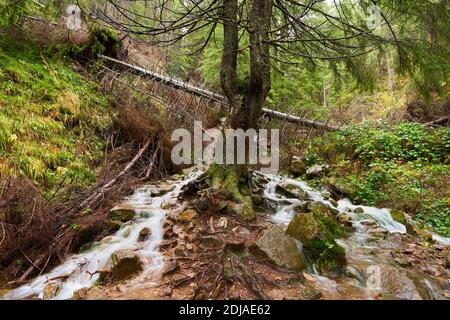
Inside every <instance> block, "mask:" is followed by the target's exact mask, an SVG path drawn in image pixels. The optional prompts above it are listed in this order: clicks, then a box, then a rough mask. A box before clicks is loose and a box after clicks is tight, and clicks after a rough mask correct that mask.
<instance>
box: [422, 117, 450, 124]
mask: <svg viewBox="0 0 450 320" xmlns="http://www.w3.org/2000/svg"><path fill="white" fill-rule="evenodd" d="M449 123H450V116H446V117H443V118H440V119H436V120H433V121H430V122H427V123H426V125H428V126H445V125H447V124H449Z"/></svg>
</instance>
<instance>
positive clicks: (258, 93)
mask: <svg viewBox="0 0 450 320" xmlns="http://www.w3.org/2000/svg"><path fill="white" fill-rule="evenodd" d="M271 18H272V0H252V1H251V2H250V16H249V21H250V22H249V24H250V28H249V41H250V79H249V83H248V88H247V92H246V96H245V101H243V103H242V104H241V105H240V107H239V109H238V110H237V112H236V113H235V114H234V115H233V119H232V126H233V127H234V128H242V129H244V130H245V129H250V128H253V129H257V126H258V119H259V117H260V116H261V113H262V108H263V106H264V102H265V101H266V97H267V94H268V93H269V91H270V85H271V80H270V51H269V32H270V23H271Z"/></svg>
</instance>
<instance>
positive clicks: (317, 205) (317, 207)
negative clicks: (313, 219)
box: [306, 201, 339, 216]
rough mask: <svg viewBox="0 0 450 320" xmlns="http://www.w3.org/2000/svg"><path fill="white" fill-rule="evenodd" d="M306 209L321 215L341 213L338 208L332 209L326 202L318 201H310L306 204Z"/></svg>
mask: <svg viewBox="0 0 450 320" xmlns="http://www.w3.org/2000/svg"><path fill="white" fill-rule="evenodd" d="M306 209H307V211H311V212H313V213H314V214H316V215H320V216H333V215H337V214H338V213H339V211H338V210H336V209H332V208H330V207H329V206H327V205H326V204H324V203H322V202H317V201H311V202H308V204H307V205H306Z"/></svg>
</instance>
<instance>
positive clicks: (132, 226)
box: [2, 170, 450, 300]
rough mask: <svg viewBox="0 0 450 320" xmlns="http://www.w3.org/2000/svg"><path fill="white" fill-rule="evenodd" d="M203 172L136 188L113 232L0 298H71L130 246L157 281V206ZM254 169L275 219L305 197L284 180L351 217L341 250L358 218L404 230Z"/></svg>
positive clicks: (361, 240) (361, 238) (161, 216)
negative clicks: (127, 216)
mask: <svg viewBox="0 0 450 320" xmlns="http://www.w3.org/2000/svg"><path fill="white" fill-rule="evenodd" d="M203 172H204V171H202V170H197V171H192V172H191V173H190V174H188V175H187V176H186V177H185V178H184V179H182V180H176V181H170V180H169V181H167V184H169V185H173V190H172V191H170V192H168V193H166V194H164V195H162V196H152V195H151V194H152V187H151V186H144V187H142V188H139V189H138V190H136V192H135V193H134V194H133V195H132V196H130V197H128V198H127V199H126V200H125V202H124V203H122V204H124V205H127V206H130V207H132V208H133V209H134V210H135V212H136V215H135V218H134V219H133V221H131V222H129V223H127V224H125V225H124V226H122V227H121V228H120V229H119V230H118V231H117V232H116V233H115V234H113V235H111V236H108V237H106V238H104V239H102V240H101V241H100V242H98V243H95V245H93V247H92V248H91V249H90V250H89V251H87V252H84V253H81V254H77V255H73V256H71V257H69V258H68V259H67V260H66V261H65V262H64V263H63V264H61V265H59V266H58V267H56V268H54V269H53V270H52V271H50V272H49V273H47V274H45V275H41V276H39V277H37V278H36V279H35V280H33V281H32V282H30V283H29V284H26V285H23V286H20V287H18V288H16V289H14V290H12V291H11V292H9V293H8V294H7V295H6V296H4V297H3V298H2V299H27V298H32V297H37V298H42V297H43V293H44V290H45V288H46V287H47V286H48V285H51V284H54V283H59V282H61V285H60V290H59V292H58V294H57V295H56V296H55V297H54V298H53V299H57V300H59V299H70V298H72V296H73V293H74V292H75V291H76V290H78V289H82V288H89V287H92V286H93V285H94V284H95V282H96V281H97V280H98V278H99V276H100V275H99V273H96V272H98V271H100V270H105V269H108V268H109V266H110V258H111V254H112V253H113V252H115V251H117V250H121V249H131V250H134V251H135V252H136V253H137V254H138V255H139V257H140V258H141V260H142V261H143V263H144V270H143V272H142V273H141V274H140V275H139V279H141V280H142V281H145V282H146V283H151V282H152V281H156V276H157V275H158V274H160V273H161V271H162V268H163V265H164V259H163V256H162V254H161V252H160V251H159V249H158V247H159V244H160V243H161V241H162V239H163V234H162V232H163V231H162V229H163V224H164V221H165V218H166V214H167V212H168V210H173V209H168V210H165V209H162V208H161V204H162V203H165V202H171V201H172V202H176V201H177V198H178V196H179V195H180V193H181V190H182V188H183V187H184V186H186V185H187V184H188V183H189V182H191V181H193V180H195V179H196V178H197V177H199V176H200V175H201V174H202V173H203ZM255 174H256V175H259V176H261V177H263V178H264V179H266V181H267V183H265V184H264V196H265V197H266V198H267V199H269V200H271V201H272V202H274V203H275V204H276V213H275V214H274V215H272V216H271V220H272V221H273V222H274V223H277V224H288V223H289V222H290V221H291V219H292V217H293V216H294V215H295V213H296V211H295V208H296V206H299V205H301V204H303V203H304V202H305V201H302V200H299V199H296V198H286V197H285V196H281V195H279V194H278V193H277V192H276V187H277V185H279V184H289V185H294V186H296V187H298V188H299V189H302V190H303V191H305V192H306V193H307V195H308V198H309V200H313V201H317V202H321V203H324V204H326V205H327V206H329V207H330V208H333V209H336V210H338V211H340V212H342V213H345V214H347V215H349V216H350V218H351V219H352V223H353V226H354V227H355V232H354V234H353V235H352V236H351V240H350V241H348V240H339V241H338V242H339V244H340V245H342V246H343V247H344V248H346V250H350V249H351V247H354V246H361V247H365V246H370V244H368V243H367V241H366V239H367V236H368V234H367V230H366V228H365V227H364V225H363V222H364V221H367V219H371V220H373V221H375V222H376V223H377V224H378V225H379V226H381V227H383V228H384V229H386V230H387V231H389V232H391V233H394V232H398V233H405V232H406V228H405V226H404V225H403V224H401V223H398V222H396V221H395V220H394V219H393V218H392V216H391V214H390V210H389V209H379V208H375V207H368V206H356V205H354V204H352V203H351V201H350V200H348V199H342V200H340V201H338V202H337V204H338V205H337V206H335V205H333V203H332V202H330V201H328V200H326V199H325V198H324V195H323V194H322V193H321V192H319V191H317V190H315V189H313V188H311V187H310V186H309V185H308V184H307V183H305V182H303V181H298V180H294V179H289V178H286V177H281V176H276V175H262V174H260V173H255ZM357 207H359V208H362V209H363V211H364V212H363V213H355V212H354V210H355V209H356V208H357ZM144 228H149V229H150V230H151V235H150V236H149V237H148V238H147V239H146V240H145V241H143V242H139V241H138V237H139V233H140V232H141V230H142V229H144ZM433 239H434V240H436V241H438V242H441V243H443V244H445V245H450V238H445V237H442V236H439V235H436V234H433ZM363 258H364V257H363ZM314 276H315V277H316V278H317V281H321V282H322V283H324V285H327V286H331V287H333V288H334V287H335V286H336V285H335V283H334V282H333V281H332V280H330V279H328V278H325V277H322V276H320V275H318V274H315V275H314ZM139 279H138V280H139Z"/></svg>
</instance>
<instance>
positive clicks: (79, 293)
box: [72, 288, 89, 300]
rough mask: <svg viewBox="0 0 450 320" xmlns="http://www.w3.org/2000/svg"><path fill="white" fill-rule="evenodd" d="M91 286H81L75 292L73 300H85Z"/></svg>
mask: <svg viewBox="0 0 450 320" xmlns="http://www.w3.org/2000/svg"><path fill="white" fill-rule="evenodd" d="M88 291H89V288H81V289H78V290H76V291H75V292H74V293H73V296H72V300H84V299H86V297H87V293H88Z"/></svg>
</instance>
